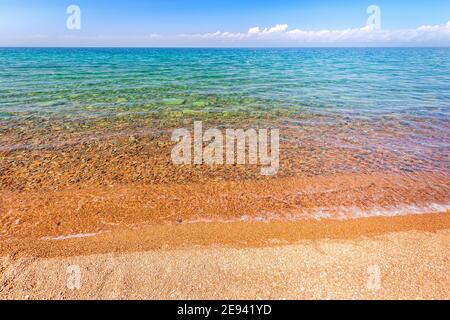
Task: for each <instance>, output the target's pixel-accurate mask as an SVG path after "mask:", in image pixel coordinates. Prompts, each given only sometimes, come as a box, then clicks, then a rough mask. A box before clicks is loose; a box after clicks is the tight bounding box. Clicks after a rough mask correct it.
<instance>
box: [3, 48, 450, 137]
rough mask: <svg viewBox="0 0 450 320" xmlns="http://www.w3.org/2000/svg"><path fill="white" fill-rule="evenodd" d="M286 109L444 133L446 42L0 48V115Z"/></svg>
mask: <svg viewBox="0 0 450 320" xmlns="http://www.w3.org/2000/svg"><path fill="white" fill-rule="evenodd" d="M164 110H181V111H186V110H202V111H204V112H219V113H223V112H228V111H245V112H263V113H264V112H271V111H276V110H289V111H293V112H297V113H300V114H301V113H303V112H313V113H319V114H320V113H324V114H328V115H334V114H335V115H345V116H349V117H364V118H369V119H371V118H373V119H376V118H377V117H378V116H380V115H386V114H390V115H392V114H396V115H398V116H399V117H405V119H408V120H409V121H414V120H417V121H427V120H433V121H437V124H436V125H437V126H438V127H439V129H440V130H447V131H448V130H449V125H448V124H449V122H448V121H449V119H450V49H449V48H425V49H424V48H422V49H419V48H407V49H392V48H390V49H31V48H27V49H25V48H3V49H0V119H3V120H6V121H8V120H10V119H18V118H19V119H20V118H21V117H26V116H38V117H39V116H46V117H48V116H50V117H51V116H54V115H61V114H66V115H70V116H73V117H103V116H114V115H117V114H124V113H146V112H160V111H164Z"/></svg>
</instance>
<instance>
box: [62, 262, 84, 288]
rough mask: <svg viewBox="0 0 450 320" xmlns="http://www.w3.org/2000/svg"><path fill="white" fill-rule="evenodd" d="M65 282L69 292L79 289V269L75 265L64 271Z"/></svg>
mask: <svg viewBox="0 0 450 320" xmlns="http://www.w3.org/2000/svg"><path fill="white" fill-rule="evenodd" d="M66 273H67V281H66V286H67V289H69V290H80V289H81V269H80V267H79V266H77V265H73V266H68V267H67V269H66Z"/></svg>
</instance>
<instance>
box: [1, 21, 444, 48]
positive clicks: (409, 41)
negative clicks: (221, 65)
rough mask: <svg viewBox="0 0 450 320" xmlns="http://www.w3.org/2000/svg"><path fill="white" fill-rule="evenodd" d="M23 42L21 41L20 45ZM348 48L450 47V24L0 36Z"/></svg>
mask: <svg viewBox="0 0 450 320" xmlns="http://www.w3.org/2000/svg"><path fill="white" fill-rule="evenodd" d="M19 40H20V41H19ZM55 41H56V43H58V45H60V44H63V45H68V46H97V45H99V46H103V45H106V46H108V45H112V46H346V45H362V46H372V45H373V46H376V45H388V46H389V45H403V44H404V45H418V46H420V45H446V46H450V21H448V22H447V23H445V24H442V25H423V26H419V27H417V28H415V29H405V30H372V28H370V27H361V28H349V29H336V30H328V29H324V30H302V29H298V28H297V29H290V30H289V27H288V25H287V24H277V25H275V26H272V27H264V28H261V27H259V26H255V27H252V28H250V29H249V30H248V31H247V32H228V31H225V32H222V31H216V32H212V33H199V34H178V35H160V34H148V35H127V36H125V35H124V36H118V35H98V36H84V37H83V36H76V35H73V36H72V35H70V36H69V35H66V36H61V37H56V38H55V37H51V36H39V37H36V36H34V37H31V36H30V37H24V38H21V39H17V38H15V39H13V38H10V37H8V36H5V37H3V36H0V45H13V46H18V45H19V46H27V45H37V46H41V45H42V46H46V45H54V42H55Z"/></svg>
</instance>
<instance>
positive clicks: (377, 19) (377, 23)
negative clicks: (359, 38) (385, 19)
mask: <svg viewBox="0 0 450 320" xmlns="http://www.w3.org/2000/svg"><path fill="white" fill-rule="evenodd" d="M367 14H370V16H369V18H367V24H366V27H367V28H368V29H369V30H381V9H380V7H379V6H377V5H374V4H373V5H371V6H369V7H368V8H367Z"/></svg>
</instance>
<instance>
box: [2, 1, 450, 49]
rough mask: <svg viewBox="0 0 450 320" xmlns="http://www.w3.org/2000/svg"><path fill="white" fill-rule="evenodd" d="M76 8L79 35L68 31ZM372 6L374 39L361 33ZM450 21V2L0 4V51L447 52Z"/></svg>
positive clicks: (372, 36)
mask: <svg viewBox="0 0 450 320" xmlns="http://www.w3.org/2000/svg"><path fill="white" fill-rule="evenodd" d="M72 4H75V5H78V6H79V7H80V9H81V30H68V29H67V28H66V20H67V18H68V17H69V15H68V14H67V13H66V8H67V7H68V6H69V5H72ZM372 4H376V5H377V6H378V7H379V8H380V9H381V22H382V30H379V31H377V32H375V33H370V32H365V31H364V30H360V29H361V28H363V27H364V26H366V21H367V18H368V16H369V15H368V14H367V12H366V9H367V7H368V6H369V5H372ZM449 20H450V1H449V0H428V1H423V0H422V1H418V0H409V1H406V0H397V1H392V0H373V1H357V0H346V1H345V0H344V1H336V0H334V1H333V0H316V1H302V0H278V1H273V0H271V1H269V0H258V1H256V0H247V1H246V0H148V1H143V0H127V1H120V0H71V1H64V0H0V45H3V46H8V45H10V46H14V45H17V46H28V45H29V46H39V45H42V46H272V45H273V46H285V45H288V46H316V45H324V46H334V45H336V46H345V45H362V46H369V45H392V46H396V45H445V46H448V45H450V24H448V22H449ZM277 25H279V26H282V27H279V28H275V29H272V30H279V31H276V32H270V33H269V32H265V33H264V29H265V28H267V31H269V30H271V28H273V27H274V26H277ZM447 26H448V28H447ZM254 27H258V28H259V30H260V32H259V33H253V34H252V35H249V34H248V31H249V29H250V28H254ZM418 28H419V29H418ZM420 28H421V29H420ZM324 30H325V32H323V31H324Z"/></svg>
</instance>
